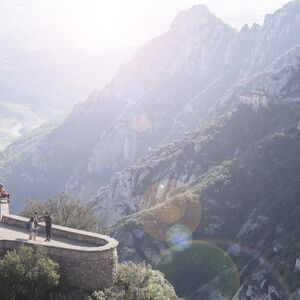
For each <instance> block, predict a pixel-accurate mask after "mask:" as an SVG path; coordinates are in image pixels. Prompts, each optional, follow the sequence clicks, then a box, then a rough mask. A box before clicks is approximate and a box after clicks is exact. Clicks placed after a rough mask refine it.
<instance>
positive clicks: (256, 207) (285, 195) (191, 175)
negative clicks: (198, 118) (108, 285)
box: [94, 55, 300, 299]
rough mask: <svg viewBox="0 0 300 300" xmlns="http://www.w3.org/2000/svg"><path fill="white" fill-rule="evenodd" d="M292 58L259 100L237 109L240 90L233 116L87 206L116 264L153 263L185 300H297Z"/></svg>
mask: <svg viewBox="0 0 300 300" xmlns="http://www.w3.org/2000/svg"><path fill="white" fill-rule="evenodd" d="M299 59H300V55H299V56H298V58H297V59H296V61H295V65H290V67H289V68H290V69H293V75H291V76H289V79H288V80H287V81H286V82H285V85H284V86H282V87H281V89H280V90H278V93H277V95H272V96H270V95H267V98H268V101H267V102H261V103H259V105H257V103H256V102H255V99H252V100H253V102H248V103H244V100H243V97H244V96H243V95H244V93H243V92H242V93H241V94H240V96H241V98H240V100H241V102H240V103H239V105H238V106H237V108H236V109H235V110H234V111H233V112H231V113H227V114H225V115H223V116H222V117H219V118H218V119H217V120H216V121H214V122H212V123H211V124H209V125H206V126H205V127H203V128H202V129H198V130H197V131H195V132H193V133H190V134H188V135H187V136H186V137H185V138H184V139H182V140H181V141H178V142H176V143H173V144H170V145H167V146H165V147H160V148H159V149H156V150H154V151H152V152H151V153H150V154H149V155H148V156H147V157H145V158H143V159H142V160H140V161H139V162H138V163H136V164H135V165H134V166H131V167H128V168H126V169H125V170H124V171H122V172H121V173H118V174H116V175H114V177H113V178H112V179H111V181H110V183H109V185H107V186H106V187H104V188H102V189H100V190H99V194H98V196H97V197H96V198H95V199H94V205H95V206H96V207H97V208H98V212H99V213H100V217H99V220H100V222H101V223H102V224H105V225H106V226H107V225H111V226H110V227H109V229H108V231H109V233H110V234H111V235H112V236H114V237H115V238H117V239H118V240H119V241H120V248H119V255H120V259H121V260H123V261H126V260H135V261H143V260H146V261H148V262H150V263H151V264H153V265H155V266H156V267H157V268H159V269H160V270H162V271H163V272H164V273H165V274H166V275H167V278H168V279H169V280H170V281H171V283H172V284H173V285H174V286H175V288H176V291H177V293H178V294H179V295H180V296H184V297H185V299H247V297H250V298H252V299H268V297H269V298H270V297H271V298H270V299H297V295H298V291H299V290H300V286H299V275H298V274H297V273H295V263H296V260H297V258H298V256H299V249H298V246H297V245H298V242H297V241H298V240H299V232H298V231H297V227H298V225H299V224H298V223H299V218H298V214H299V205H298V204H299V201H298V200H299V199H298V198H299V192H300V190H299V182H298V181H299V180H298V178H299V174H300V161H299V159H298V149H299V146H300V91H299V82H300V60H299ZM287 70H288V68H287V67H285V68H284V69H282V70H279V71H277V72H276V73H275V72H274V73H272V74H268V75H266V78H265V81H266V82H272V81H273V80H274V78H276V79H275V80H277V81H280V82H282V81H283V79H284V78H285V77H286V74H287ZM255 81H256V79H255V78H253V79H252V82H250V83H248V89H251V85H252V84H254V82H255ZM271 86H272V85H271ZM297 89H298V90H297ZM296 90H297V92H296ZM291 92H292V93H293V95H291ZM276 96H277V97H276ZM235 97H238V96H237V95H234V96H233V98H235ZM114 224H115V225H114ZM292 294H293V297H292V298H290V297H291V295H292ZM222 297H223V298H222Z"/></svg>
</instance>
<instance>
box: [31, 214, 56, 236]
mask: <svg viewBox="0 0 300 300" xmlns="http://www.w3.org/2000/svg"><path fill="white" fill-rule="evenodd" d="M41 221H45V225H46V240H45V241H46V242H50V241H51V238H52V234H51V228H52V217H51V215H50V213H49V212H46V213H45V214H44V216H43V217H39V216H38V213H37V212H34V214H33V216H31V218H30V220H29V222H28V224H27V229H28V231H29V240H32V239H33V240H34V241H35V240H36V236H37V233H38V223H39V222H41Z"/></svg>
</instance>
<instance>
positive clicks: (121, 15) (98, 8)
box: [68, 0, 133, 48]
mask: <svg viewBox="0 0 300 300" xmlns="http://www.w3.org/2000/svg"><path fill="white" fill-rule="evenodd" d="M124 2H125V1H119V0H110V1H99V0H98V1H97V0H90V1H86V2H85V3H84V4H83V2H82V1H76V5H74V2H72V4H71V5H70V6H69V20H68V21H69V22H68V23H69V24H68V26H69V27H70V28H69V29H70V30H72V31H74V32H77V33H78V36H77V38H78V39H79V42H80V44H83V45H88V47H91V48H93V47H95V46H97V45H95V44H96V43H97V44H99V42H100V43H101V44H102V45H100V46H101V48H105V47H106V45H110V46H118V45H122V43H124V45H125V44H126V42H127V40H126V39H128V36H127V35H128V34H127V32H128V29H129V27H130V26H131V24H130V23H131V22H130V19H129V18H128V15H129V14H128V8H129V6H128V4H129V3H128V2H130V1H128V2H126V4H127V5H125V3H124ZM132 14H133V13H132ZM98 46H99V45H98Z"/></svg>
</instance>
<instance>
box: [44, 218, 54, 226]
mask: <svg viewBox="0 0 300 300" xmlns="http://www.w3.org/2000/svg"><path fill="white" fill-rule="evenodd" d="M43 219H44V221H45V225H46V227H51V226H52V217H51V215H44V217H43Z"/></svg>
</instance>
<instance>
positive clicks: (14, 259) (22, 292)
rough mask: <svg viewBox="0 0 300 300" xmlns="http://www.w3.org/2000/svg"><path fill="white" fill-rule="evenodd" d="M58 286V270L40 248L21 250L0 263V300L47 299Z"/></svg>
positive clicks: (24, 247)
mask: <svg viewBox="0 0 300 300" xmlns="http://www.w3.org/2000/svg"><path fill="white" fill-rule="evenodd" d="M58 284H59V266H58V264H56V263H55V262H54V261H52V260H51V259H50V258H48V257H47V256H46V253H45V251H44V249H43V248H42V247H38V246H35V247H26V246H21V248H20V249H19V251H16V250H12V251H8V252H7V253H6V254H5V255H4V257H3V258H1V259H0V299H1V300H15V299H16V300H27V299H31V300H35V299H49V295H50V294H51V292H52V291H54V289H55V287H56V286H58Z"/></svg>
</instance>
